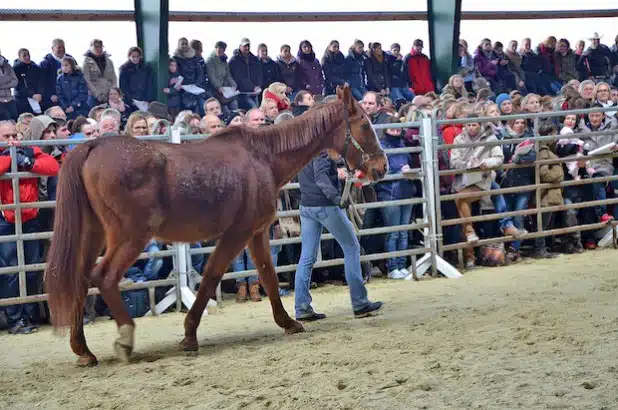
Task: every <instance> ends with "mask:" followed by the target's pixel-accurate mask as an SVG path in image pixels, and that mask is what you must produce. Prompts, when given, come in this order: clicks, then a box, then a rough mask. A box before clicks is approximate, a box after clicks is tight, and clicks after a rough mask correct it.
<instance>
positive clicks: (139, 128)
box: [124, 113, 148, 137]
mask: <svg viewBox="0 0 618 410" xmlns="http://www.w3.org/2000/svg"><path fill="white" fill-rule="evenodd" d="M124 132H125V134H126V135H128V136H130V137H143V136H145V135H148V119H147V118H146V117H145V116H144V115H141V114H137V113H136V114H131V115H130V116H129V119H128V120H127V125H126V127H125V129H124Z"/></svg>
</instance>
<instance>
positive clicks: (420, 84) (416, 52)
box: [406, 39, 435, 95]
mask: <svg viewBox="0 0 618 410" xmlns="http://www.w3.org/2000/svg"><path fill="white" fill-rule="evenodd" d="M406 66H407V68H408V76H409V77H410V83H412V91H414V94H416V95H423V94H427V93H429V92H432V91H435V86H434V84H433V79H432V77H431V62H430V61H429V57H427V56H426V55H425V54H423V40H419V39H416V40H414V46H413V47H412V50H411V51H410V54H408V55H407V56H406Z"/></svg>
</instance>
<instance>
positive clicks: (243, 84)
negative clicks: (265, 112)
mask: <svg viewBox="0 0 618 410" xmlns="http://www.w3.org/2000/svg"><path fill="white" fill-rule="evenodd" d="M250 50H251V42H250V41H249V39H248V38H243V39H242V40H240V46H239V47H238V49H237V50H234V55H233V57H232V58H231V59H230V62H229V66H230V72H231V73H232V78H234V82H236V84H237V86H238V91H240V92H241V94H240V95H238V97H237V100H238V105H239V107H240V108H242V109H244V110H250V109H252V108H256V107H257V106H258V101H257V96H258V95H259V94H260V93H261V92H262V89H261V88H260V84H261V83H262V68H261V65H260V61H259V60H258V58H257V57H256V56H254V55H253V54H252V53H251V51H250Z"/></svg>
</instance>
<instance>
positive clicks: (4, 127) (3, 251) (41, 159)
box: [0, 116, 59, 334]
mask: <svg viewBox="0 0 618 410" xmlns="http://www.w3.org/2000/svg"><path fill="white" fill-rule="evenodd" d="M40 117H45V116H39V117H35V118H33V119H32V121H31V122H30V128H29V131H28V133H29V135H30V136H36V137H40V136H41V135H43V134H45V131H46V130H47V129H48V128H49V126H50V125H51V124H52V122H53V120H52V119H51V118H49V117H46V118H40ZM46 124H47V125H46ZM38 134H41V135H38ZM51 135H53V131H52V133H51ZM0 141H1V142H5V143H14V142H16V141H17V128H16V127H15V124H14V123H13V122H9V121H0ZM16 160H17V171H20V172H32V173H35V174H39V175H43V176H56V175H57V174H58V169H59V165H58V162H57V161H56V160H55V159H54V158H53V157H52V156H50V155H48V154H45V153H44V152H43V151H42V150H41V149H40V148H39V147H36V146H32V147H17V155H16ZM7 172H11V155H10V147H7V148H5V149H4V150H3V151H2V152H1V153H0V175H3V174H6V173H7ZM19 194H20V195H19V196H20V200H21V203H22V204H24V203H28V202H35V201H38V200H39V180H38V178H36V177H35V178H31V177H30V178H21V179H20V180H19ZM0 201H1V202H2V204H5V205H6V204H12V203H13V202H14V201H13V181H11V180H10V179H3V180H0ZM15 212H16V211H15V210H12V209H6V210H4V211H3V213H2V214H3V218H0V235H2V236H5V235H14V234H15ZM17 212H21V220H22V232H23V233H36V232H39V231H40V229H39V222H38V218H37V216H38V214H39V210H38V208H22V209H21V211H17ZM40 243H41V242H40V241H25V242H24V257H25V260H24V262H25V264H26V265H31V264H35V263H39V262H42V260H41V257H40V255H41V252H40ZM17 264H18V261H17V244H16V243H15V242H5V243H2V244H0V267H8V266H17ZM26 282H27V283H26V286H27V288H28V289H36V288H38V287H39V286H38V285H39V283H40V280H39V277H38V274H37V273H36V272H26ZM17 296H19V275H18V274H9V275H6V279H5V282H4V285H3V286H2V287H0V297H1V298H11V297H17ZM5 311H6V315H7V317H8V322H9V327H10V329H9V333H12V334H26V333H32V332H34V331H36V329H37V328H36V326H35V325H33V324H32V323H31V321H32V319H34V314H35V305H34V304H22V305H13V306H6V308H5Z"/></svg>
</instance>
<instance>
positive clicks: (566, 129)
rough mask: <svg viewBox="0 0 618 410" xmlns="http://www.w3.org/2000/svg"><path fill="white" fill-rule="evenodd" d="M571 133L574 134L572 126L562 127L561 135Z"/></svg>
mask: <svg viewBox="0 0 618 410" xmlns="http://www.w3.org/2000/svg"><path fill="white" fill-rule="evenodd" d="M569 134H573V130H572V129H571V127H562V129H561V130H560V135H569Z"/></svg>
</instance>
